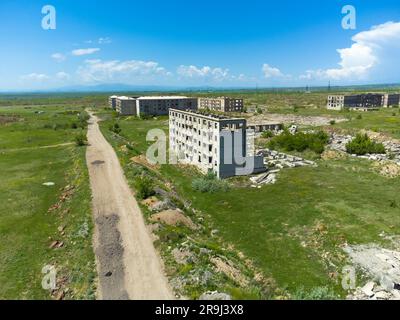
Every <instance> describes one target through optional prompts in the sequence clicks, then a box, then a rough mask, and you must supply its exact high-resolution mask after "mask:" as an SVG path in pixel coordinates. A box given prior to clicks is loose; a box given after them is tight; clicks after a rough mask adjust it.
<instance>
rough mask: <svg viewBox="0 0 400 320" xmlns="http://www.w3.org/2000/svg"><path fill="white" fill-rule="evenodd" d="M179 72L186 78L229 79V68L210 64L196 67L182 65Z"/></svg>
mask: <svg viewBox="0 0 400 320" xmlns="http://www.w3.org/2000/svg"><path fill="white" fill-rule="evenodd" d="M176 72H177V74H178V75H179V76H181V77H185V78H207V79H212V80H215V81H223V80H229V79H230V78H231V77H230V75H229V69H222V68H211V67H208V66H204V67H196V66H193V65H190V66H184V65H181V66H179V67H178V69H177V71H176Z"/></svg>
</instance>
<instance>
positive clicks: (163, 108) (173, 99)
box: [109, 96, 197, 117]
mask: <svg viewBox="0 0 400 320" xmlns="http://www.w3.org/2000/svg"><path fill="white" fill-rule="evenodd" d="M114 101H115V109H116V110H117V112H118V113H120V114H121V115H135V116H138V117H140V116H158V115H168V110H169V109H170V108H174V109H178V110H197V98H188V97H181V96H164V97H163V96H154V97H152V96H147V97H125V96H122V97H117V96H111V97H110V98H109V103H110V106H111V107H113V103H114Z"/></svg>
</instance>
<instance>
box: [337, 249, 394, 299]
mask: <svg viewBox="0 0 400 320" xmlns="http://www.w3.org/2000/svg"><path fill="white" fill-rule="evenodd" d="M344 250H345V252H346V253H347V254H348V255H349V257H350V259H351V260H352V262H353V263H354V264H355V265H356V266H357V267H359V268H361V270H363V272H365V274H366V275H367V276H368V277H370V278H371V279H372V280H373V281H369V282H368V283H367V284H366V285H364V286H363V287H360V288H357V289H356V290H355V291H354V292H353V293H352V294H351V295H349V296H348V299H353V300H400V252H398V251H394V250H388V249H384V248H381V247H379V246H376V245H359V246H347V247H345V248H344Z"/></svg>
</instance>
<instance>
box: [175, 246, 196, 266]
mask: <svg viewBox="0 0 400 320" xmlns="http://www.w3.org/2000/svg"><path fill="white" fill-rule="evenodd" d="M171 253H172V255H173V257H174V259H175V261H176V263H178V264H188V263H195V262H196V258H195V256H194V254H193V253H192V252H190V251H189V250H187V249H183V248H180V249H179V248H175V249H174V250H172V252H171Z"/></svg>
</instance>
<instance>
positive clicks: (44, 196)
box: [0, 106, 95, 299]
mask: <svg viewBox="0 0 400 320" xmlns="http://www.w3.org/2000/svg"><path fill="white" fill-rule="evenodd" d="M35 111H44V113H42V114H37V113H35ZM81 111H82V109H81V108H78V107H46V106H41V107H33V108H28V109H27V108H26V107H10V108H0V120H1V119H3V120H4V118H5V117H9V116H10V115H13V116H15V118H16V122H9V123H2V124H0V172H1V177H2V179H1V180H0V190H1V193H0V203H1V204H2V205H1V207H0V261H1V263H0V299H50V298H56V297H58V296H61V295H65V297H64V298H66V299H68V298H74V299H92V298H94V293H95V287H94V279H95V266H94V254H93V250H92V246H91V237H92V236H91V234H92V220H91V210H90V199H91V198H90V188H89V183H88V174H87V169H86V163H85V148H84V147H83V148H78V147H75V144H74V143H73V141H74V136H75V134H77V132H80V131H81V130H82V129H72V128H71V127H70V124H71V123H73V122H75V121H76V118H77V114H76V113H77V112H81ZM65 143H67V145H62V146H56V147H51V148H46V146H54V145H57V144H65ZM68 143H69V144H68ZM45 182H53V183H54V186H44V185H43V183H45ZM67 185H69V186H73V187H74V189H73V192H71V194H70V195H68V197H67V198H66V199H65V201H63V202H60V208H58V209H56V210H53V211H50V212H49V211H48V210H49V208H50V207H51V206H53V205H54V204H56V203H58V202H59V201H60V196H61V195H62V194H65V191H63V190H62V189H64V188H65V187H66V186H67ZM59 228H60V230H58V229H59ZM53 241H60V242H63V246H62V247H61V248H59V249H51V248H49V246H50V244H51V243H52V242H53ZM45 265H52V266H55V268H56V271H57V277H56V279H57V286H58V289H57V290H56V291H55V292H54V293H53V295H51V293H50V292H49V291H47V290H44V289H42V286H41V282H42V279H43V277H44V274H42V268H43V267H44V266H45Z"/></svg>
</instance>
